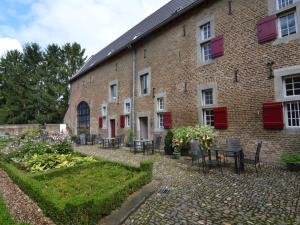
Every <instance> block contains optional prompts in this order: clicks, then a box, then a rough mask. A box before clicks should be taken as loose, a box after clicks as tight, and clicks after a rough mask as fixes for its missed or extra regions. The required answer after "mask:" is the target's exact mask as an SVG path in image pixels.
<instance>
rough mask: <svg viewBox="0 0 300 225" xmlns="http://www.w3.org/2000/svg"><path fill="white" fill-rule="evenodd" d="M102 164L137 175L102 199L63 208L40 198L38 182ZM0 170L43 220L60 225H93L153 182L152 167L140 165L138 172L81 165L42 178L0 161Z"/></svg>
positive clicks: (131, 168)
mask: <svg viewBox="0 0 300 225" xmlns="http://www.w3.org/2000/svg"><path fill="white" fill-rule="evenodd" d="M104 164H109V165H112V166H114V165H118V166H122V167H124V169H125V168H126V169H128V170H130V171H135V172H138V174H137V175H136V176H135V177H133V178H132V179H129V180H127V181H126V182H124V183H122V184H120V185H118V186H116V187H115V188H113V189H112V190H111V191H109V192H108V193H107V194H105V195H101V196H97V197H94V198H92V199H88V198H87V199H86V201H85V202H82V201H76V200H74V201H69V202H68V203H67V204H65V206H64V207H61V206H59V204H57V203H55V202H53V201H51V200H52V199H51V197H50V196H45V195H43V194H42V191H41V190H42V189H43V186H42V185H41V182H39V181H41V180H43V179H51V177H55V176H59V175H62V174H65V173H70V172H76V171H77V170H81V169H84V168H88V167H89V166H99V167H100V166H103V165H104ZM0 167H2V168H3V169H4V170H5V171H6V172H7V173H8V174H9V176H10V177H11V178H12V179H13V180H14V182H15V183H17V184H18V185H19V187H20V188H21V189H22V190H23V191H24V192H25V193H27V194H28V195H29V196H30V197H31V198H32V199H34V200H35V201H36V202H37V203H38V205H39V206H40V207H41V209H42V210H43V212H44V213H45V215H46V216H48V217H50V218H51V219H52V220H53V221H54V222H55V223H56V224H58V225H59V224H62V225H94V224H97V223H98V221H99V220H100V219H101V218H102V217H103V216H105V215H108V214H110V212H111V211H112V210H114V209H116V208H118V207H120V206H121V204H122V203H123V201H124V200H126V198H127V197H128V196H129V195H130V194H132V193H133V192H135V191H137V190H138V189H140V188H141V187H142V186H144V185H145V184H147V183H149V182H150V181H151V179H152V167H153V163H152V162H149V161H146V162H141V166H140V168H137V167H132V166H128V165H125V164H122V163H117V162H110V161H99V162H96V163H92V164H87V165H81V166H77V167H73V168H67V169H58V170H54V171H52V172H51V171H50V172H47V173H43V174H36V175H28V174H26V173H24V172H22V171H20V170H19V169H18V168H16V167H15V166H14V165H12V164H9V163H6V162H3V161H0Z"/></svg>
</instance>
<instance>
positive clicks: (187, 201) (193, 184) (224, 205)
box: [76, 146, 300, 225]
mask: <svg viewBox="0 0 300 225" xmlns="http://www.w3.org/2000/svg"><path fill="white" fill-rule="evenodd" d="M76 149H77V151H80V152H82V153H85V154H89V155H94V156H99V157H102V158H106V159H110V160H116V161H122V162H126V163H131V164H134V165H138V164H139V162H140V161H141V160H145V159H150V160H153V161H154V171H153V172H154V179H156V180H159V181H160V182H159V183H160V185H159V186H158V187H157V191H156V193H154V194H153V195H152V196H151V197H150V198H149V199H148V200H146V202H145V203H144V204H143V205H142V206H141V207H140V208H139V209H138V210H137V211H136V212H134V213H133V214H132V215H131V216H130V217H129V218H128V219H127V220H126V221H125V223H124V224H125V225H134V224H137V225H143V224H145V225H152V224H162V225H168V224H176V225H177V224H213V225H218V224H221V225H230V224H237V225H247V224H249V225H251V224H254V225H264V224H266V225H276V224H278V225H288V224H295V225H300V199H299V197H300V196H299V193H300V176H299V174H296V173H290V172H287V171H285V170H284V169H282V168H280V167H275V166H270V165H264V166H262V174H260V176H259V177H257V176H256V173H255V170H254V168H253V167H246V173H244V174H241V175H237V174H235V173H234V172H233V168H232V167H229V168H225V169H224V175H222V174H221V172H220V171H219V170H217V169H212V170H211V171H210V172H209V173H208V174H204V173H202V171H200V172H199V168H197V167H191V163H190V159H189V158H184V157H182V159H181V160H179V161H178V160H174V159H171V158H170V157H168V156H162V155H160V154H156V155H146V156H144V155H142V154H136V155H134V154H133V153H131V152H129V151H128V150H124V149H122V150H103V149H99V147H97V146H93V147H78V148H76ZM166 190H167V191H166Z"/></svg>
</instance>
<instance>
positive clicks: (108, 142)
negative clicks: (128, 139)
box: [102, 138, 116, 148]
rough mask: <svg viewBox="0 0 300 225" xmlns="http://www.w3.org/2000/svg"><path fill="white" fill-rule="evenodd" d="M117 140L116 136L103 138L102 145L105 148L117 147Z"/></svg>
mask: <svg viewBox="0 0 300 225" xmlns="http://www.w3.org/2000/svg"><path fill="white" fill-rule="evenodd" d="M115 140H116V138H103V140H102V147H103V148H110V147H113V148H114V147H115Z"/></svg>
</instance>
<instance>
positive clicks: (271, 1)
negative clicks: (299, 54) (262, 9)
mask: <svg viewBox="0 0 300 225" xmlns="http://www.w3.org/2000/svg"><path fill="white" fill-rule="evenodd" d="M291 12H294V13H295V14H294V15H295V25H296V33H293V34H290V35H287V36H284V37H282V32H281V25H280V17H282V16H284V15H287V14H289V13H291ZM268 15H269V16H271V15H276V16H277V21H276V25H277V33H278V35H277V39H276V40H275V41H274V42H273V45H278V44H283V43H288V42H289V41H293V40H297V39H300V32H299V31H300V0H294V1H293V4H289V5H287V6H285V7H283V8H279V4H278V0H268Z"/></svg>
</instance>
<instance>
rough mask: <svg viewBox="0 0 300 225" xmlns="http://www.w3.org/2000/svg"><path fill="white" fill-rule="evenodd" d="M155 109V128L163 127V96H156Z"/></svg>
mask: <svg viewBox="0 0 300 225" xmlns="http://www.w3.org/2000/svg"><path fill="white" fill-rule="evenodd" d="M156 111H157V128H158V129H163V128H164V111H165V104H164V98H162V97H161V98H157V100H156Z"/></svg>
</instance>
